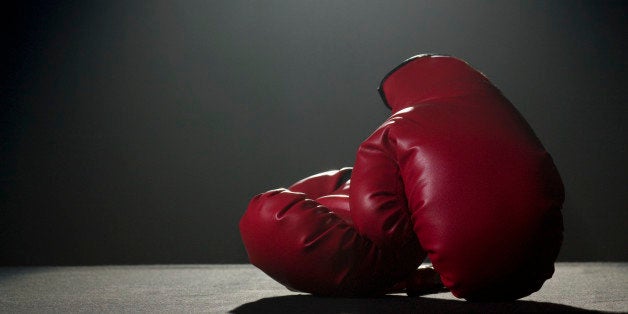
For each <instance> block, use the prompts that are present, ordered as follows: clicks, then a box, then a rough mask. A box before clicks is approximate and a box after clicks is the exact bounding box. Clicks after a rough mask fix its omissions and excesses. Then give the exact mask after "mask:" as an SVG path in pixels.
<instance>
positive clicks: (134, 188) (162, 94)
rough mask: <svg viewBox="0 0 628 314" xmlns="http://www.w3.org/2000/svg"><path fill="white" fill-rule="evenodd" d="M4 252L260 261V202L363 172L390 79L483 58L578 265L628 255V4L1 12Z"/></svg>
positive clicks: (32, 7) (56, 258)
mask: <svg viewBox="0 0 628 314" xmlns="http://www.w3.org/2000/svg"><path fill="white" fill-rule="evenodd" d="M2 11H3V12H2V20H3V22H2V23H3V25H2V26H3V30H2V34H3V46H4V47H3V49H2V59H1V63H0V64H1V66H2V68H1V69H0V70H1V73H2V77H1V83H2V85H1V94H0V96H1V98H0V100H1V121H0V123H1V124H0V132H1V133H0V135H1V137H0V140H1V142H0V144H1V146H0V208H1V213H0V227H1V228H0V232H1V233H0V236H1V237H0V252H1V254H2V257H1V261H0V262H1V264H4V265H8V264H23V265H26V264H108V263H124V264H132V263H178V262H181V263H218V262H229V263H232V262H246V261H247V260H246V254H245V251H244V248H243V246H242V244H241V241H240V236H239V232H238V229H237V223H238V220H239V218H240V216H241V215H242V213H243V212H244V210H245V209H246V206H247V203H248V201H249V199H250V198H251V197H252V196H254V195H255V194H257V193H260V192H263V191H266V190H268V189H271V188H275V187H279V186H285V185H288V184H290V183H291V182H293V181H295V180H298V179H299V178H301V177H304V176H307V175H310V174H313V173H315V172H318V171H322V170H327V169H332V168H337V167H341V166H348V165H351V164H352V163H353V160H354V156H355V150H356V148H357V146H358V145H359V143H360V142H361V141H362V140H363V139H365V138H366V137H367V136H368V135H369V134H370V133H371V132H372V131H373V130H374V129H375V128H376V127H377V126H378V125H379V124H380V123H381V122H382V121H383V120H384V119H385V118H386V117H387V115H388V111H387V109H386V108H385V107H384V105H383V104H382V103H381V101H380V99H379V96H378V94H377V92H376V87H377V85H378V84H379V81H380V79H381V78H382V77H383V76H384V75H385V74H386V73H387V72H388V71H389V70H391V69H392V68H393V67H395V66H396V65H397V64H398V63H400V62H401V61H402V60H404V59H405V58H407V57H410V56H412V55H414V54H417V53H423V52H437V53H444V54H450V55H454V56H457V57H460V58H462V59H465V60H466V61H468V62H469V63H471V64H472V65H473V66H475V67H476V68H478V69H479V70H480V71H482V72H483V73H485V74H486V75H487V76H488V77H489V78H490V79H491V80H492V81H493V82H494V83H495V84H496V85H497V86H498V87H499V88H501V90H502V91H503V92H504V94H505V95H506V96H507V97H508V98H510V100H511V101H512V102H513V103H514V104H515V105H516V106H517V108H518V109H519V110H520V111H521V112H522V114H523V115H524V116H525V117H526V118H527V119H528V121H529V122H530V124H531V125H532V127H533V128H534V130H535V131H536V132H537V135H538V136H539V137H540V138H541V140H542V141H543V143H544V144H545V146H546V148H547V149H548V150H549V151H550V152H551V153H552V155H553V156H554V159H555V162H556V164H557V166H558V168H559V170H560V172H561V175H562V178H563V180H564V182H565V186H566V193H567V199H566V203H565V208H564V215H565V228H566V231H565V235H566V238H565V243H564V246H563V250H562V252H561V255H560V260H563V261H572V260H601V261H607V260H623V261H626V260H628V250H626V248H627V247H628V241H627V238H628V236H627V232H626V228H627V227H628V225H627V221H628V214H627V209H628V208H627V204H628V197H627V195H628V193H627V192H628V190H627V184H626V178H627V174H628V165H627V161H628V158H627V157H628V156H627V151H626V144H627V139H628V136H627V132H626V127H625V124H626V122H627V117H628V114H627V110H626V105H627V102H626V100H627V99H626V91H625V88H626V86H628V84H627V81H626V68H627V67H626V65H627V64H626V63H627V60H628V55H627V53H626V51H627V49H626V48H627V47H626V30H627V29H626V12H627V10H626V6H625V5H624V4H623V3H622V2H620V1H619V2H603V1H592V2H582V1H541V2H535V1H520V2H519V1H430V2H419V3H417V2H416V1H407V2H400V1H393V2H390V1H269V2H248V1H182V2H179V1H98V2H94V3H87V2H83V1H78V2H75V3H72V2H64V4H38V3H27V4H21V5H13V6H5V7H4V8H3V10H2Z"/></svg>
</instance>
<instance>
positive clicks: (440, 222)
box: [350, 55, 564, 300]
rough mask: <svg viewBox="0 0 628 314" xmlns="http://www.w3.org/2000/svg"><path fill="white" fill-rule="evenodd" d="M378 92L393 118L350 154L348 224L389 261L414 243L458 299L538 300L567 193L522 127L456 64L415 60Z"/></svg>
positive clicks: (484, 84) (557, 242)
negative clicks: (389, 252) (393, 252)
mask: <svg viewBox="0 0 628 314" xmlns="http://www.w3.org/2000/svg"><path fill="white" fill-rule="evenodd" d="M379 91H380V94H381V96H382V98H383V100H384V102H385V103H386V105H387V106H388V107H390V108H391V109H392V111H393V113H392V116H391V117H390V118H389V119H388V120H386V122H384V124H382V125H381V126H380V127H379V128H378V129H377V130H376V131H375V132H374V133H373V134H372V135H371V136H370V137H369V138H368V139H367V140H366V141H365V142H364V143H362V145H361V146H360V148H359V151H358V153H357V159H356V163H355V166H354V170H353V175H352V186H351V197H350V205H351V211H350V214H351V216H352V218H353V221H354V224H355V227H356V229H357V230H358V232H359V234H361V235H363V236H364V237H366V238H369V239H371V240H373V241H374V243H375V245H377V246H378V247H382V248H388V249H391V250H401V248H402V247H408V246H409V244H408V243H409V241H412V236H414V235H416V236H417V237H418V239H419V242H420V245H421V247H422V248H423V250H425V251H426V252H427V253H428V255H429V258H430V260H431V261H432V263H433V265H434V268H435V269H436V271H438V273H439V274H440V276H441V279H442V282H443V284H444V285H445V286H446V287H447V288H449V289H450V290H451V291H452V293H453V294H454V295H455V296H457V297H460V298H466V299H475V300H487V299H490V300H501V299H516V298H521V297H524V296H526V295H529V294H530V293H532V292H535V291H537V290H538V289H540V287H541V285H542V284H543V282H544V281H545V280H546V279H548V278H550V277H551V276H552V274H553V272H554V261H555V259H556V256H557V254H558V251H559V249H560V246H561V243H562V231H563V225H562V215H561V212H560V209H561V207H562V203H563V200H564V191H563V185H562V181H561V179H560V176H559V174H558V171H557V170H556V167H555V166H554V163H553V161H552V158H551V157H550V155H549V154H548V153H547V151H545V149H544V148H543V146H542V144H541V142H540V141H539V140H538V138H537V137H536V136H535V134H534V132H533V131H532V129H531V128H530V126H529V125H528V123H527V122H526V121H525V120H524V118H523V117H522V116H521V115H520V114H519V112H517V110H516V109H515V108H514V106H513V105H512V104H511V103H510V102H509V101H508V100H507V99H506V98H505V97H504V96H503V95H502V94H501V92H500V91H499V90H498V89H497V88H496V87H495V86H493V85H492V84H491V83H490V82H489V80H488V79H487V78H486V77H485V76H484V75H482V74H481V73H479V72H478V71H476V70H475V69H473V68H471V67H470V66H469V65H468V64H466V63H465V62H463V61H461V60H458V59H455V58H452V57H446V56H433V55H420V56H416V57H413V58H411V59H409V60H407V61H405V62H404V63H403V64H401V65H400V66H398V67H397V68H395V69H394V70H393V71H392V72H391V73H389V74H388V75H387V76H386V77H385V78H384V79H383V80H382V83H381V85H380V89H379ZM412 224H413V230H412V229H408V228H407V226H408V225H412ZM413 254H414V253H413ZM415 255H416V254H415ZM419 255H420V254H419Z"/></svg>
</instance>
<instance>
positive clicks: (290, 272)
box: [240, 168, 424, 296]
mask: <svg viewBox="0 0 628 314" xmlns="http://www.w3.org/2000/svg"><path fill="white" fill-rule="evenodd" d="M350 175H351V168H343V169H341V170H337V171H328V172H325V173H322V174H318V175H314V176H311V177H308V178H306V179H303V180H301V181H299V182H297V183H295V184H294V185H292V186H291V187H290V188H289V189H277V190H272V191H268V192H266V193H263V194H260V195H257V196H256V197H254V198H253V200H252V201H251V202H250V204H249V207H248V209H247V211H246V213H245V214H244V216H243V217H242V219H241V220H240V233H241V235H242V240H243V242H244V246H245V247H246V251H247V253H248V256H249V260H250V261H251V263H252V264H253V265H255V266H257V267H258V268H260V269H261V270H262V271H264V272H265V273H266V274H268V275H269V276H270V277H272V278H273V279H275V280H277V281H278V282H280V283H282V284H284V285H285V286H287V287H288V288H290V289H292V290H298V291H304V292H308V293H312V294H317V295H333V296H368V295H381V294H384V293H387V292H390V291H391V290H392V289H394V288H395V284H396V283H398V282H400V281H402V280H404V279H405V278H406V277H408V276H410V275H411V274H413V272H414V270H415V269H416V267H417V266H418V265H419V263H420V260H422V259H423V257H424V256H419V254H420V249H419V246H418V242H417V240H416V237H414V234H412V238H413V240H414V242H413V243H412V245H408V246H407V247H398V248H396V250H386V249H381V248H378V247H377V246H375V245H373V243H372V242H371V241H370V240H369V239H367V238H364V237H362V236H360V235H359V234H358V233H357V232H356V231H355V229H354V228H353V223H352V221H351V218H350V212H349V190H350V186H349V181H348V179H349V177H350Z"/></svg>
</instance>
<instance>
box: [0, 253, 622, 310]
mask: <svg viewBox="0 0 628 314" xmlns="http://www.w3.org/2000/svg"><path fill="white" fill-rule="evenodd" d="M590 311H603V312H627V313H628V263H559V264H557V268H556V273H555V274H554V277H553V278H552V279H550V280H549V281H547V282H546V283H545V285H544V286H543V288H542V289H541V290H540V291H539V292H537V293H534V294H532V295H531V296H529V297H526V298H524V299H522V300H519V301H514V302H503V303H471V302H466V301H462V300H458V299H456V298H455V297H453V296H452V295H451V294H450V293H440V294H434V295H429V296H424V297H419V298H409V297H406V296H405V295H401V294H398V295H389V296H385V297H381V298H354V299H349V298H321V297H314V296H310V295H307V294H301V293H295V292H291V291H289V290H287V289H285V288H284V287H283V286H282V285H280V284H278V283H276V282H275V281H273V280H272V279H270V278H269V277H268V276H266V275H265V274H264V273H263V272H261V271H260V270H258V269H256V268H255V267H253V266H251V265H154V266H146V265H144V266H96V267H94V266H80V267H0V312H2V313H7V312H8V313H13V312H28V313H40V312H64V313H67V312H73V313H74V312H151V313H154V312H162V313H163V312H169V313H172V312H176V313H179V312H212V313H224V312H235V313H266V312H285V313H417V312H421V313H451V312H458V313H487V312H493V313H501V312H590Z"/></svg>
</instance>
